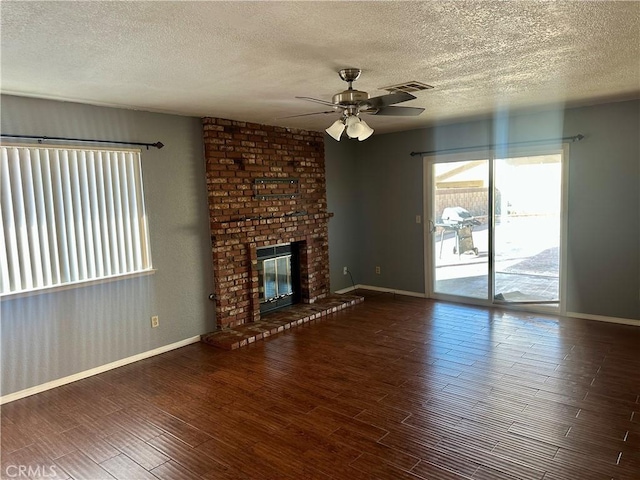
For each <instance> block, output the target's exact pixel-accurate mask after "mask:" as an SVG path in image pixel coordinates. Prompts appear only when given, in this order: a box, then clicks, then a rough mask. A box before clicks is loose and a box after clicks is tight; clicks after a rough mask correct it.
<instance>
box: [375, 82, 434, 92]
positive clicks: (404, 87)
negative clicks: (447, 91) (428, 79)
mask: <svg viewBox="0 0 640 480" xmlns="http://www.w3.org/2000/svg"><path fill="white" fill-rule="evenodd" d="M432 88H433V87H432V86H431V85H427V84H426V83H422V82H416V81H411V82H404V83H399V84H398V85H391V86H389V87H382V88H381V89H380V90H386V91H388V92H389V93H397V92H405V93H412V92H419V91H421V90H431V89H432Z"/></svg>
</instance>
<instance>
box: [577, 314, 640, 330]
mask: <svg viewBox="0 0 640 480" xmlns="http://www.w3.org/2000/svg"><path fill="white" fill-rule="evenodd" d="M564 316H565V317H571V318H580V319H583V320H597V321H598V322H608V323H619V324H621V325H632V326H634V327H640V320H635V319H633V318H619V317H607V316H606V315H591V314H590V313H576V312H567V313H565V315H564Z"/></svg>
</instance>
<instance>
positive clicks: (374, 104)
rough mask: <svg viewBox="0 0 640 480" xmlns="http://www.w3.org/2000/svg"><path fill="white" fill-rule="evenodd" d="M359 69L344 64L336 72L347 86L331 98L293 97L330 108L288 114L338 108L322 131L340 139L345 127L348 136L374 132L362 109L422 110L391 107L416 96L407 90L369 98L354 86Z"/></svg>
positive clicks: (384, 111)
mask: <svg viewBox="0 0 640 480" xmlns="http://www.w3.org/2000/svg"><path fill="white" fill-rule="evenodd" d="M360 73H361V70H360V69H359V68H343V69H342V70H340V71H339V72H338V74H339V75H340V78H341V79H342V80H344V81H345V82H347V83H348V84H349V88H347V89H346V90H344V91H342V92H340V93H336V94H335V95H334V96H333V99H332V101H331V102H328V101H325V100H319V99H317V98H311V97H296V98H299V99H301V100H308V101H310V102H314V103H319V104H320V105H326V106H328V107H332V108H333V110H330V111H325V112H314V113H304V114H302V115H292V116H291V117H284V118H293V117H305V116H308V115H322V114H326V113H335V112H336V111H339V112H341V113H342V116H341V118H340V119H339V120H336V121H335V122H334V123H333V124H332V125H331V126H330V127H329V128H327V129H326V130H325V131H326V132H327V133H328V134H329V135H331V136H332V137H333V138H334V139H336V140H337V141H340V137H341V136H342V133H343V132H345V131H346V134H347V136H348V137H349V138H357V139H358V140H360V141H362V140H366V139H367V138H369V137H370V136H371V135H372V134H373V129H372V128H371V127H370V126H369V125H367V124H366V122H365V121H364V120H362V119H361V118H360V114H361V113H366V114H369V115H397V116H404V117H406V116H415V115H420V114H421V113H422V112H424V108H417V107H394V106H393V105H395V104H396V103H402V102H407V101H409V100H413V99H414V98H416V97H415V96H414V95H411V94H410V93H406V92H395V93H389V94H387V95H381V96H379V97H373V98H369V94H368V93H367V92H363V91H360V90H355V89H354V88H353V82H355V81H356V80H357V79H358V78H359V77H360Z"/></svg>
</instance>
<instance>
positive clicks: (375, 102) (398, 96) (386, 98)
mask: <svg viewBox="0 0 640 480" xmlns="http://www.w3.org/2000/svg"><path fill="white" fill-rule="evenodd" d="M414 98H416V97H415V96H414V95H411V94H410V93H406V92H396V93H390V94H388V95H382V96H380V97H373V98H370V99H369V100H364V101H362V102H360V106H362V107H364V109H366V110H372V109H376V108H382V107H388V106H389V105H393V104H394V103H402V102H408V101H409V100H413V99H414Z"/></svg>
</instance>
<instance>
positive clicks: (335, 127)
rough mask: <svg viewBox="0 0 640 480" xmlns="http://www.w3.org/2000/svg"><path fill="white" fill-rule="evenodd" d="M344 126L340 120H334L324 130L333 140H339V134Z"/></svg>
mask: <svg viewBox="0 0 640 480" xmlns="http://www.w3.org/2000/svg"><path fill="white" fill-rule="evenodd" d="M344 128H345V126H344V123H342V120H336V121H335V122H333V123H332V124H331V126H330V127H329V128H327V129H326V130H325V132H327V133H328V134H329V135H331V136H332V137H333V138H334V139H335V140H337V141H338V142H339V141H340V136H341V135H342V132H343V131H344Z"/></svg>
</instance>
